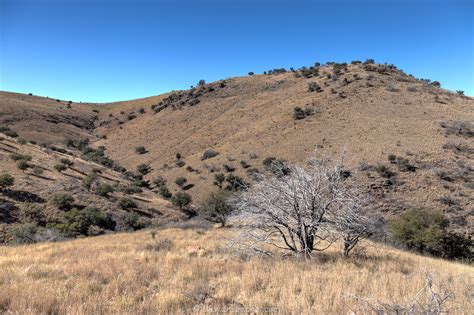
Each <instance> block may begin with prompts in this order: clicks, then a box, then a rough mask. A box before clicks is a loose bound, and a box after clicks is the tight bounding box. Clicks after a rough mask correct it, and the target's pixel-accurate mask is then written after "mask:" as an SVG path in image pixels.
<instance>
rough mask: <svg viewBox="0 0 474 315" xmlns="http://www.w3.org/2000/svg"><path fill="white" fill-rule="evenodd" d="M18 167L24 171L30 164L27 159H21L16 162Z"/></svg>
mask: <svg viewBox="0 0 474 315" xmlns="http://www.w3.org/2000/svg"><path fill="white" fill-rule="evenodd" d="M16 167H18V169H20V170H22V171H24V170H26V169H27V168H28V167H30V165H29V164H28V162H27V161H25V160H19V161H17V162H16Z"/></svg>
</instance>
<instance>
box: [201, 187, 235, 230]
mask: <svg viewBox="0 0 474 315" xmlns="http://www.w3.org/2000/svg"><path fill="white" fill-rule="evenodd" d="M228 197H229V194H228V193H226V192H224V191H219V192H217V193H212V194H211V195H210V196H209V197H208V198H207V199H206V201H204V203H203V204H202V205H201V207H200V210H199V212H200V214H201V215H202V216H203V217H204V218H206V219H207V220H209V221H211V222H216V223H220V224H221V225H222V226H225V224H226V220H227V217H228V216H229V214H230V213H231V212H232V211H233V210H234V207H233V206H232V204H231V203H230V202H228V201H227V199H228Z"/></svg>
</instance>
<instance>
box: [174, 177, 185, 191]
mask: <svg viewBox="0 0 474 315" xmlns="http://www.w3.org/2000/svg"><path fill="white" fill-rule="evenodd" d="M187 181H188V179H187V178H186V177H182V176H180V177H178V178H176V180H175V181H174V182H175V183H176V185H178V186H179V187H181V188H183V186H184V185H185V184H186V183H187Z"/></svg>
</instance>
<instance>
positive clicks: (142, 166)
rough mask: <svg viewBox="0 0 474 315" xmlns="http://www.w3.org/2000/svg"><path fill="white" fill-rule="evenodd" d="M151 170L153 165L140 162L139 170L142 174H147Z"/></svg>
mask: <svg viewBox="0 0 474 315" xmlns="http://www.w3.org/2000/svg"><path fill="white" fill-rule="evenodd" d="M150 171H151V167H150V165H148V164H140V165H138V166H137V172H138V173H140V174H142V175H146V174H148V173H150Z"/></svg>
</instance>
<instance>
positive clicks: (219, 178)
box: [213, 173, 225, 188]
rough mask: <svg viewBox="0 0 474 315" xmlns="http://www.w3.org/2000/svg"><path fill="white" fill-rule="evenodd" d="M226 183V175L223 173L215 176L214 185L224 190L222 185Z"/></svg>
mask: <svg viewBox="0 0 474 315" xmlns="http://www.w3.org/2000/svg"><path fill="white" fill-rule="evenodd" d="M224 181H225V175H224V174H223V173H217V174H214V182H213V184H214V185H216V186H217V187H219V188H222V184H223V183H224Z"/></svg>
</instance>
